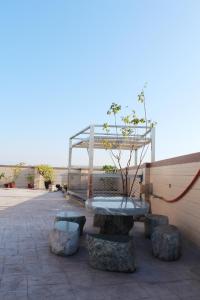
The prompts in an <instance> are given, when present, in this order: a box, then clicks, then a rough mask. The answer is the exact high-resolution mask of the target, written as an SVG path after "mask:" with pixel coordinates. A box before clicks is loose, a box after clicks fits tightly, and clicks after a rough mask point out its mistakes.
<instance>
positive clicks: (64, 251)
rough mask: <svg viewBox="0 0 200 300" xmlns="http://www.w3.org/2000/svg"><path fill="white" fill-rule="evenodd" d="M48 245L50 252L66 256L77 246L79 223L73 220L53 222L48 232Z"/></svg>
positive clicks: (72, 252) (75, 249)
mask: <svg viewBox="0 0 200 300" xmlns="http://www.w3.org/2000/svg"><path fill="white" fill-rule="evenodd" d="M49 246H50V250H51V252H52V253H54V254H57V255H61V256H68V255H72V254H74V253H75V252H76V251H77V250H78V247H79V225H78V224H76V223H73V222H66V221H59V222H55V224H54V229H52V230H51V232H50V234H49Z"/></svg>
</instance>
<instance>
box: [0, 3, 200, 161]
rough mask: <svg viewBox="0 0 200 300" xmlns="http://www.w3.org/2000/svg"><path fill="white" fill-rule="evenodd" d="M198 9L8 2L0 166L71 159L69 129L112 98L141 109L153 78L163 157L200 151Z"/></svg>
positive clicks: (1, 26) (2, 8)
mask: <svg viewBox="0 0 200 300" xmlns="http://www.w3.org/2000/svg"><path fill="white" fill-rule="evenodd" d="M199 13H200V1H198V0H197V1H195V0H187V1H186V0H176V1H174V0H163V1H160V0H151V1H150V0H71V1H69V0H57V1H55V0H42V1H41V0H29V1H27V0H23V1H22V0H12V1H1V3H0V121H1V123H0V124H1V134H0V164H14V163H18V162H21V161H23V162H26V163H27V164H38V163H49V164H52V165H55V166H65V165H66V164H67V144H68V138H69V136H71V135H73V134H74V133H76V131H79V130H80V129H82V128H84V127H86V126H87V125H89V124H91V123H97V124H99V123H100V124H101V123H104V121H106V120H107V116H106V111H107V109H108V107H109V106H110V104H111V103H112V102H118V103H121V104H122V105H123V106H126V105H128V106H129V107H130V108H134V107H135V103H136V96H137V94H138V92H139V91H140V90H141V88H142V87H143V84H144V82H146V81H147V82H148V88H147V90H146V101H147V109H148V115H149V117H151V118H152V119H153V120H155V121H157V123H158V124H157V128H156V159H157V160H159V159H165V158H169V157H173V156H178V155H182V154H189V153H193V152H198V151H199V149H200V138H199V132H200V118H199V115H200V90H199V88H200V17H199ZM77 159H80V163H81V162H82V161H81V157H80V158H77Z"/></svg>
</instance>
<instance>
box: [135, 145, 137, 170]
mask: <svg viewBox="0 0 200 300" xmlns="http://www.w3.org/2000/svg"><path fill="white" fill-rule="evenodd" d="M137 161H138V150H137V149H135V166H137Z"/></svg>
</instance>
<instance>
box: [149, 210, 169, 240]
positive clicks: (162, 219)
mask: <svg viewBox="0 0 200 300" xmlns="http://www.w3.org/2000/svg"><path fill="white" fill-rule="evenodd" d="M168 224H169V219H168V217H167V216H163V215H155V214H149V215H146V218H145V222H144V228H145V237H146V238H151V235H152V233H153V231H154V229H155V228H156V226H158V225H168Z"/></svg>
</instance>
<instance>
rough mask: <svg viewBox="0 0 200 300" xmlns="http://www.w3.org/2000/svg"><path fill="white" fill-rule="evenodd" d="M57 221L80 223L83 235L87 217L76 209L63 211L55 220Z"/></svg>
mask: <svg viewBox="0 0 200 300" xmlns="http://www.w3.org/2000/svg"><path fill="white" fill-rule="evenodd" d="M57 221H68V222H75V223H77V224H79V230H80V235H82V234H83V227H84V225H85V222H86V217H85V216H83V215H81V214H80V213H78V212H76V211H61V212H59V213H58V214H57V215H56V217H55V222H57Z"/></svg>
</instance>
